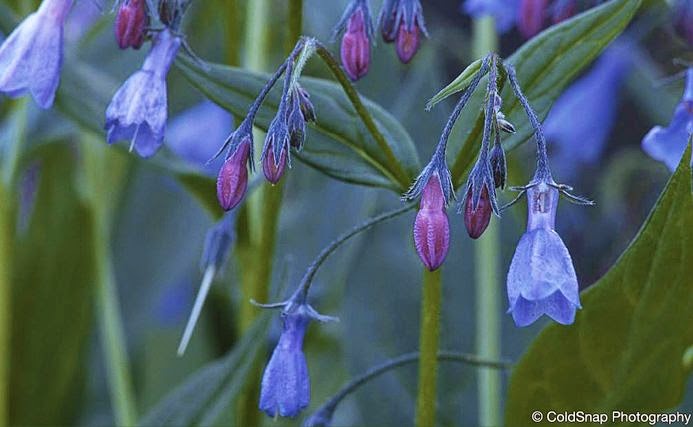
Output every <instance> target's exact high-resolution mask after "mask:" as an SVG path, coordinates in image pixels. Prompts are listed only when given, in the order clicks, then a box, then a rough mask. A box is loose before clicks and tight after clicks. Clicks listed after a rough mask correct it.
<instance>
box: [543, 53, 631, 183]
mask: <svg viewBox="0 0 693 427" xmlns="http://www.w3.org/2000/svg"><path fill="white" fill-rule="evenodd" d="M632 49H633V46H632V45H631V44H630V43H629V42H626V41H625V40H619V41H618V42H617V43H615V44H613V45H612V46H611V47H610V48H609V49H607V50H606V51H605V52H604V54H603V55H602V56H601V57H600V58H599V59H598V60H597V61H596V63H595V65H594V67H593V68H592V69H591V70H590V71H589V72H588V73H587V74H585V75H584V76H583V77H582V78H580V79H579V80H577V81H576V82H575V83H574V84H573V85H571V86H570V87H569V88H568V89H567V90H566V91H565V92H564V93H563V94H562V95H561V96H560V97H559V98H558V100H557V101H556V103H555V104H554V105H553V107H552V108H551V111H550V112H549V115H548V117H547V118H546V122H545V123H544V129H545V131H546V138H547V139H548V141H549V143H550V144H552V146H553V147H554V150H555V151H554V153H555V161H556V162H558V163H559V165H560V170H561V173H562V174H563V177H564V178H572V174H573V173H574V172H576V170H577V168H576V166H578V165H580V164H592V163H595V162H596V161H597V160H598V159H599V157H600V156H601V153H602V151H603V150H604V146H605V144H606V141H607V139H608V137H609V134H610V133H611V129H612V127H613V124H614V122H615V119H616V113H617V107H618V99H619V93H620V88H621V86H622V84H623V81H624V77H625V75H626V73H628V71H629V70H630V67H631V64H632V63H631V60H630V58H631V56H630V55H631V53H630V52H631V51H632ZM576 111H579V114H576Z"/></svg>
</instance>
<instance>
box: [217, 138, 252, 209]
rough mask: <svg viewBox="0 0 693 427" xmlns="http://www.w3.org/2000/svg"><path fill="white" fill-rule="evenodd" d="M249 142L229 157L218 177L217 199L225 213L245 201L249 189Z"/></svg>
mask: <svg viewBox="0 0 693 427" xmlns="http://www.w3.org/2000/svg"><path fill="white" fill-rule="evenodd" d="M249 155H250V143H249V141H243V142H241V143H240V145H239V146H238V147H237V148H236V151H235V152H234V153H233V154H231V156H229V157H228V158H227V159H226V161H225V162H224V165H223V166H222V167H221V170H219V175H218V176H217V199H218V200H219V204H220V205H221V207H222V208H223V209H224V210H225V211H229V210H231V209H233V208H235V207H236V206H238V204H239V203H241V200H243V196H245V192H246V190H247V189H248V156H249Z"/></svg>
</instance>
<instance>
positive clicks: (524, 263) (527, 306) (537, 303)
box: [507, 182, 580, 327]
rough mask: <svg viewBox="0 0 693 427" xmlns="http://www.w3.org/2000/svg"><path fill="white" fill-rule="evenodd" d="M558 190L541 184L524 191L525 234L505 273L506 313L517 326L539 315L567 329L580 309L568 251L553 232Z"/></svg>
mask: <svg viewBox="0 0 693 427" xmlns="http://www.w3.org/2000/svg"><path fill="white" fill-rule="evenodd" d="M558 197H559V193H558V190H557V189H555V188H553V187H551V186H549V185H548V184H547V183H545V182H540V183H538V184H536V185H535V186H533V187H531V188H529V189H528V190H527V206H528V218H527V231H526V232H525V234H524V235H523V236H522V238H521V239H520V242H519V243H518V245H517V248H516V249H515V255H514V256H513V259H512V262H511V264H510V270H509V271H508V280H507V286H508V300H509V302H510V308H509V309H508V312H509V313H512V316H513V319H514V320H515V324H516V325H517V326H520V327H522V326H527V325H530V324H531V323H533V322H534V321H535V320H537V319H538V318H539V317H540V316H541V315H542V314H546V315H547V316H549V317H551V318H552V319H554V320H555V321H556V322H558V323H561V324H564V325H568V324H571V323H573V321H574V320H575V312H576V310H577V309H578V308H580V297H579V295H578V282H577V277H576V275H575V269H574V268H573V262H572V260H571V258H570V254H569V253H568V249H567V248H566V247H565V245H564V244H563V241H562V240H561V238H560V237H559V236H558V234H557V233H556V232H555V231H554V230H553V228H554V224H555V218H556V207H557V205H558Z"/></svg>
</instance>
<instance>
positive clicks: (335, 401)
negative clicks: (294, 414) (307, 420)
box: [311, 351, 511, 418]
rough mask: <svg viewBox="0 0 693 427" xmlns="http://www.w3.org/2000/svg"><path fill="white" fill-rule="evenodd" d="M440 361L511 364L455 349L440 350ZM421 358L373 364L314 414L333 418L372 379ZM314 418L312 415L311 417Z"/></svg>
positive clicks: (492, 365)
mask: <svg viewBox="0 0 693 427" xmlns="http://www.w3.org/2000/svg"><path fill="white" fill-rule="evenodd" d="M437 358H438V361H439V362H453V363H463V364H467V365H472V366H478V367H480V368H481V367H484V368H487V369H497V370H498V369H509V368H510V367H511V364H510V363H509V362H504V361H495V360H488V359H484V358H481V357H478V356H476V355H473V354H465V353H458V352H454V351H439V352H438V355H437ZM418 360H419V353H418V352H413V353H406V354H402V355H400V356H397V357H394V358H392V359H390V360H387V361H385V362H383V363H381V364H379V365H376V366H373V367H372V368H370V369H368V370H367V371H366V372H364V373H363V374H361V375H359V376H358V377H356V378H354V379H353V380H351V381H349V382H348V383H347V384H345V385H344V386H343V387H342V388H341V389H340V390H339V391H338V392H337V393H336V394H335V395H334V396H332V397H331V398H330V399H329V400H328V401H326V402H325V403H324V404H323V405H322V406H320V407H319V408H318V409H317V410H316V411H315V412H314V414H320V415H322V416H323V417H324V416H327V417H329V418H332V414H333V413H334V411H335V410H336V409H337V406H338V405H339V403H340V402H341V401H342V400H344V398H345V397H347V396H348V395H349V394H351V393H353V392H354V391H355V390H356V389H357V388H359V387H361V386H362V385H364V384H366V383H367V382H369V381H371V380H372V379H374V378H376V377H378V376H380V375H382V374H384V373H386V372H388V371H391V370H393V369H396V368H399V367H401V366H406V365H409V364H411V363H414V362H417V361H418ZM311 418H312V417H311Z"/></svg>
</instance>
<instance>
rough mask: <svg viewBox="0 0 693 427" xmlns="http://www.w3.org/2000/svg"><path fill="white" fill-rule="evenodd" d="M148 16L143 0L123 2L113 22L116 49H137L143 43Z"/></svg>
mask: <svg viewBox="0 0 693 427" xmlns="http://www.w3.org/2000/svg"><path fill="white" fill-rule="evenodd" d="M148 24H149V16H148V15H147V10H146V8H145V0H124V1H123V3H122V4H121V5H120V9H118V14H117V15H116V20H115V36H116V41H117V42H118V47H119V48H121V49H127V48H129V47H132V48H134V49H139V48H140V47H142V44H143V43H144V34H145V28H146V26H147V25H148Z"/></svg>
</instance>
